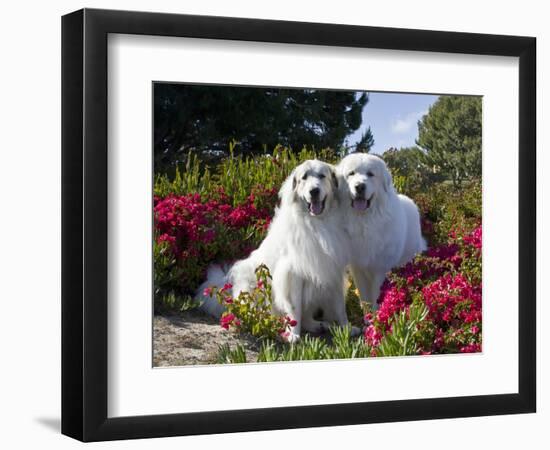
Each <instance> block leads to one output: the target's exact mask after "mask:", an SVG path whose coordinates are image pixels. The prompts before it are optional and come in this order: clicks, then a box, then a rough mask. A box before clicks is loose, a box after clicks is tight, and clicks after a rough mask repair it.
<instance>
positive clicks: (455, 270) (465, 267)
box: [364, 225, 482, 356]
mask: <svg viewBox="0 0 550 450" xmlns="http://www.w3.org/2000/svg"><path fill="white" fill-rule="evenodd" d="M481 230H482V229H481V225H478V226H477V227H476V228H474V230H472V231H471V232H469V233H467V234H464V235H463V234H461V233H459V232H457V231H453V232H451V233H450V236H449V242H448V243H447V244H444V245H440V246H436V247H432V248H430V249H429V250H428V251H427V252H426V253H425V254H424V255H421V256H418V257H417V258H416V259H415V260H414V261H412V262H410V263H408V264H407V265H405V266H404V267H402V268H400V269H397V270H395V271H393V272H392V273H390V275H389V276H388V278H387V279H386V281H385V282H384V284H383V286H382V289H381V294H380V297H379V299H378V304H379V309H378V311H377V312H376V313H375V314H372V313H369V314H367V315H366V316H365V322H366V323H367V327H366V328H365V332H364V336H365V340H366V341H367V342H368V343H369V344H370V345H371V346H372V347H373V355H374V356H376V355H380V354H385V353H386V351H385V350H384V347H383V344H384V339H385V337H386V336H391V335H392V334H394V333H393V332H394V327H395V325H396V322H397V321H398V320H402V321H403V320H406V319H409V320H410V319H411V317H410V316H411V305H414V306H415V307H417V308H421V309H424V310H425V312H422V314H421V313H420V312H418V311H416V312H415V314H416V320H415V321H416V324H415V329H414V330H413V332H412V334H411V339H412V341H413V342H414V348H415V349H416V350H415V353H422V354H431V353H457V352H463V353H469V352H479V351H481V319H482V315H481V290H482V282H481V244H482V241H481V240H482V231H481ZM419 314H421V315H422V316H423V317H422V320H418V315H419Z"/></svg>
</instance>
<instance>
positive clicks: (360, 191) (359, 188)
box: [355, 183, 365, 194]
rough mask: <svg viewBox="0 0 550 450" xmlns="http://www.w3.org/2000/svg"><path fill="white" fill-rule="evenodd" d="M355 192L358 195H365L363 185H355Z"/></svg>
mask: <svg viewBox="0 0 550 450" xmlns="http://www.w3.org/2000/svg"><path fill="white" fill-rule="evenodd" d="M355 192H357V193H358V194H364V193H365V183H357V184H356V185H355Z"/></svg>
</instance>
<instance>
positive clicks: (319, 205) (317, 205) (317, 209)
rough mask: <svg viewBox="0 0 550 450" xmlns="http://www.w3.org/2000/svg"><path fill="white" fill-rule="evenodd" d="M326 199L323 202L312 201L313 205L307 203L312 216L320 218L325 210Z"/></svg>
mask: <svg viewBox="0 0 550 450" xmlns="http://www.w3.org/2000/svg"><path fill="white" fill-rule="evenodd" d="M326 199H327V198H326V197H325V198H324V199H323V200H311V203H307V209H308V211H309V213H310V214H311V215H312V216H318V215H319V214H321V213H322V212H323V211H324V210H325V200H326Z"/></svg>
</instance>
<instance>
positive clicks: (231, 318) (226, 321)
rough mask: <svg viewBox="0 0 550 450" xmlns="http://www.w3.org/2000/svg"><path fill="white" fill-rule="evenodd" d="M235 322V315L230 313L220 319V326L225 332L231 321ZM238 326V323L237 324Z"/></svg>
mask: <svg viewBox="0 0 550 450" xmlns="http://www.w3.org/2000/svg"><path fill="white" fill-rule="evenodd" d="M234 320H235V314H232V313H225V314H224V315H223V316H221V318H220V326H221V327H222V328H225V329H226V330H229V326H230V325H233V321H234ZM239 324H240V322H239Z"/></svg>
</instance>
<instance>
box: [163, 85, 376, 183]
mask: <svg viewBox="0 0 550 450" xmlns="http://www.w3.org/2000/svg"><path fill="white" fill-rule="evenodd" d="M367 103H368V94H366V93H364V92H362V93H358V92H353V91H330V90H320V89H278V88H257V87H229V86H205V85H185V84H169V83H156V84H155V85H154V124H155V127H154V155H155V172H156V173H168V174H172V173H173V170H174V168H175V167H176V166H177V165H179V164H182V163H185V162H186V158H187V155H188V154H189V152H190V151H193V152H195V153H196V154H197V155H198V156H199V158H200V159H201V160H203V161H207V162H212V163H214V165H215V164H217V162H219V161H220V160H222V159H223V158H225V157H227V156H228V153H227V144H228V143H229V142H231V141H236V142H238V143H239V146H238V149H237V150H238V152H239V153H241V154H244V155H253V154H260V153H265V148H273V147H275V145H277V144H282V145H284V146H286V147H290V148H293V149H295V150H297V149H300V148H302V147H303V146H307V147H308V148H332V149H335V150H337V149H339V148H340V147H341V146H342V145H343V144H344V141H345V139H346V137H347V136H349V135H350V134H351V133H353V132H354V131H355V130H357V129H359V127H360V126H361V122H362V112H363V108H364V107H365V106H366V105H367ZM369 142H370V141H369V139H368V136H367V137H366V139H365V142H364V145H369ZM370 145H372V144H370Z"/></svg>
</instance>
